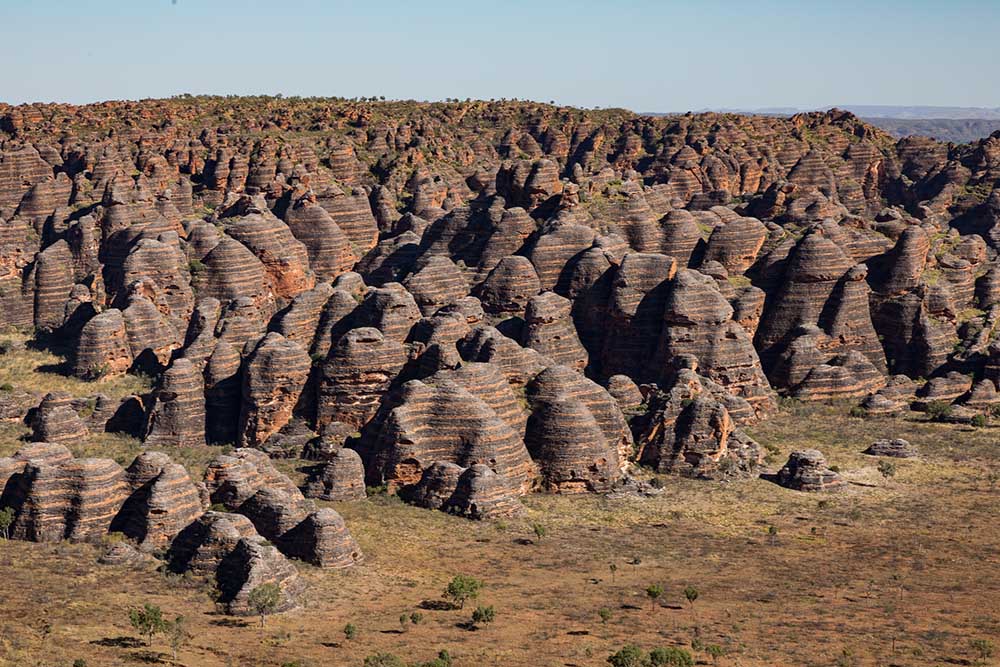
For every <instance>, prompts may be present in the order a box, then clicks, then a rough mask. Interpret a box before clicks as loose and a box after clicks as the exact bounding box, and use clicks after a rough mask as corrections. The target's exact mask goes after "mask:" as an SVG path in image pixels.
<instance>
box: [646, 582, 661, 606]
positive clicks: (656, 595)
mask: <svg viewBox="0 0 1000 667" xmlns="http://www.w3.org/2000/svg"><path fill="white" fill-rule="evenodd" d="M662 596H663V586H661V585H660V584H650V585H649V586H648V587H647V588H646V597H648V598H649V602H650V604H651V605H652V607H651V608H652V609H656V601H657V600H659V599H660V597H662Z"/></svg>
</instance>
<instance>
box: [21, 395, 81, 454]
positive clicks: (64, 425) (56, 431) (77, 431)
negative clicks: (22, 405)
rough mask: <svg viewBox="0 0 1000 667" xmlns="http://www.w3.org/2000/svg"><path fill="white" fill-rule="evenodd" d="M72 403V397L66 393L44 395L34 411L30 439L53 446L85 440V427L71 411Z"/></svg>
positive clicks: (75, 413) (73, 411)
mask: <svg viewBox="0 0 1000 667" xmlns="http://www.w3.org/2000/svg"><path fill="white" fill-rule="evenodd" d="M72 402H73V398H72V396H70V395H69V394H68V393H66V392H50V393H48V394H46V395H45V398H43V399H42V402H41V403H40V404H39V405H38V408H37V409H36V410H35V415H34V419H33V421H32V424H31V436H32V439H34V440H36V441H38V442H49V443H55V444H60V443H62V444H75V443H78V442H80V441H81V440H83V439H85V438H86V437H87V435H88V431H87V427H86V425H85V424H84V423H83V421H82V420H81V419H80V416H79V415H78V414H77V412H76V410H74V409H73V405H72Z"/></svg>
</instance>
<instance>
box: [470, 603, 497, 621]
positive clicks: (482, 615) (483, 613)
mask: <svg viewBox="0 0 1000 667" xmlns="http://www.w3.org/2000/svg"><path fill="white" fill-rule="evenodd" d="M496 617H497V612H496V609H494V608H493V606H492V605H491V606H489V607H481V606H480V607H476V610H475V611H474V612H472V624H473V625H489V624H490V623H492V622H493V621H494V620H496Z"/></svg>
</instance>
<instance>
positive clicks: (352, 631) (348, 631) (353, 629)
mask: <svg viewBox="0 0 1000 667" xmlns="http://www.w3.org/2000/svg"><path fill="white" fill-rule="evenodd" d="M357 636H358V627H357V626H356V625H354V624H353V623H348V624H347V625H345V626H344V638H345V639H347V640H348V641H350V640H352V639H354V638H355V637H357Z"/></svg>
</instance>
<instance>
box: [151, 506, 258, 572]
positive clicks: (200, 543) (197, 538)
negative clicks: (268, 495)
mask: <svg viewBox="0 0 1000 667" xmlns="http://www.w3.org/2000/svg"><path fill="white" fill-rule="evenodd" d="M256 535H257V531H256V529H254V527H253V524H252V523H251V522H250V519H248V518H246V517H245V516H243V515H242V514H232V513H230V512H214V511H212V512H205V513H204V514H202V515H201V516H200V517H198V519H197V520H196V521H194V522H192V523H190V524H188V525H187V526H186V527H185V528H184V529H183V530H182V531H181V532H180V533H179V534H178V535H177V537H175V538H174V540H173V541H172V542H171V543H170V549H169V551H168V552H167V562H168V564H169V567H170V569H171V570H172V571H173V572H192V573H194V574H196V575H201V576H207V575H214V574H215V571H216V569H217V568H218V567H219V563H221V562H222V560H223V558H225V557H226V556H227V555H228V554H229V553H230V552H231V551H232V550H233V549H235V548H236V545H237V544H238V543H239V541H240V540H241V539H243V538H245V537H255V536H256Z"/></svg>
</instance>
